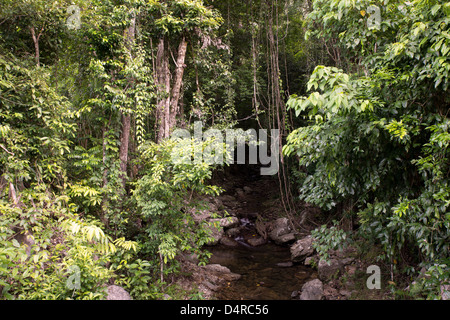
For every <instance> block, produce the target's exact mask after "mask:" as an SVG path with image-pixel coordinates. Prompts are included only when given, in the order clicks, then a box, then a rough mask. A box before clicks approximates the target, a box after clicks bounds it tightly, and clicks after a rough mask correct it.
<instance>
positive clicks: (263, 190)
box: [208, 167, 316, 300]
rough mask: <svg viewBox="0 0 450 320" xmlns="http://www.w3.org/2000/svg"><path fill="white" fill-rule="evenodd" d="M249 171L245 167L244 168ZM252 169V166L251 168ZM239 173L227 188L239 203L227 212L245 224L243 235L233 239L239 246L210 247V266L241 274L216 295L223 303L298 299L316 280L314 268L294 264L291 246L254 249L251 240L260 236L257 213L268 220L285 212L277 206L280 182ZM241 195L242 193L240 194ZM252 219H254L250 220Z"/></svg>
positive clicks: (241, 232)
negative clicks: (307, 285)
mask: <svg viewBox="0 0 450 320" xmlns="http://www.w3.org/2000/svg"><path fill="white" fill-rule="evenodd" d="M244 168H245V167H244ZM247 168H248V167H247ZM250 172H252V171H251V170H249V171H247V172H242V171H240V172H238V174H237V175H234V177H232V179H229V180H228V181H232V183H231V182H230V183H229V185H228V186H226V190H227V192H226V193H227V194H228V195H235V196H236V198H237V200H238V201H236V202H235V203H234V205H231V206H229V207H228V208H227V210H228V211H229V212H230V213H232V215H234V216H236V217H238V218H239V219H240V221H241V225H240V227H239V229H240V232H239V234H237V235H235V236H234V237H233V240H234V241H235V242H237V245H234V246H226V245H223V244H219V245H216V246H213V247H211V248H209V249H208V250H209V251H210V252H211V253H212V257H211V259H210V263H214V264H220V265H223V266H225V267H227V268H229V269H230V270H231V272H234V273H237V274H240V275H241V278H240V279H239V280H236V281H232V282H228V283H227V285H226V286H225V287H224V288H222V289H221V290H220V291H219V292H217V293H216V298H217V299H219V300H290V299H292V298H295V296H296V294H297V292H298V291H300V290H301V288H302V286H303V284H304V283H305V282H307V281H309V280H311V279H312V278H315V277H316V271H315V270H313V269H312V268H310V267H306V266H304V265H300V264H294V263H293V262H292V261H291V253H290V250H289V245H287V244H286V245H277V244H275V243H273V242H271V241H267V242H266V243H265V244H262V245H259V246H251V245H250V244H248V242H247V240H249V239H251V238H256V237H259V234H258V232H257V231H256V228H255V225H254V215H253V213H254V212H258V214H259V215H261V216H263V217H264V218H265V219H269V220H270V219H273V218H275V217H279V215H280V214H282V212H281V211H280V209H281V208H280V207H279V206H276V203H277V202H276V199H277V198H278V197H279V195H278V190H279V189H278V188H279V186H278V181H277V179H273V178H258V177H255V175H252V176H251V177H253V178H252V179H249V173H250ZM244 187H248V188H250V190H251V191H250V192H247V193H245V194H242V193H241V194H240V196H239V195H236V190H240V189H243V188H244ZM238 193H239V192H238ZM249 217H250V218H249Z"/></svg>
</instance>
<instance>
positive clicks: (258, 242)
mask: <svg viewBox="0 0 450 320" xmlns="http://www.w3.org/2000/svg"><path fill="white" fill-rule="evenodd" d="M247 242H248V244H249V245H251V246H253V247H257V246H261V245H263V244H265V243H266V240H264V238H263V237H258V238H250V239H248V240H247Z"/></svg>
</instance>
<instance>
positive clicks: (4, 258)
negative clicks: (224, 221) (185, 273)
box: [0, 0, 450, 299]
mask: <svg viewBox="0 0 450 320" xmlns="http://www.w3.org/2000/svg"><path fill="white" fill-rule="evenodd" d="M449 23H450V3H449V2H446V1H442V0H410V1H408V2H405V1H400V0H340V1H339V0H73V1H70V0H56V1H48V0H0V299H104V298H105V294H106V293H105V285H106V284H108V283H111V282H113V283H115V284H117V285H120V286H122V287H123V288H125V289H126V290H127V291H128V292H129V293H130V295H131V296H132V297H133V298H134V299H163V298H167V297H168V296H169V297H171V298H173V299H184V298H186V297H191V298H198V297H200V298H201V296H200V295H199V294H198V292H181V291H180V290H178V289H177V288H176V287H174V286H173V285H171V282H170V281H169V280H168V279H170V277H171V275H174V274H177V272H179V269H180V268H179V262H178V260H177V256H178V255H179V254H180V253H183V252H188V253H195V254H197V256H198V257H199V258H200V264H206V263H208V258H209V253H208V251H207V249H206V248H205V244H206V243H208V241H209V240H210V238H211V234H210V228H208V226H207V225H206V223H200V224H199V223H197V222H195V221H194V220H193V218H192V216H191V215H190V213H191V212H194V211H196V210H201V209H202V206H203V205H204V204H203V203H202V201H201V199H202V196H210V197H215V196H218V195H219V194H220V193H221V191H222V190H221V188H220V187H219V186H217V185H214V183H212V177H213V175H214V174H215V173H216V172H219V171H220V170H224V167H226V165H218V164H214V163H208V162H195V161H194V162H192V163H174V162H173V161H171V155H172V154H173V153H174V152H175V153H178V152H179V150H178V149H177V148H178V143H177V141H178V140H177V139H176V138H174V137H172V136H171V133H172V132H173V131H174V130H175V129H176V128H183V129H186V130H190V131H192V130H193V129H194V123H195V122H198V121H200V122H201V123H202V124H203V127H204V128H205V129H211V128H213V129H217V130H220V131H225V130H227V129H233V128H243V129H244V130H247V129H261V128H262V129H268V130H270V129H278V130H279V131H280V134H281V139H280V154H279V157H280V160H281V161H280V168H279V171H278V173H277V174H276V176H275V177H276V178H277V179H278V180H279V181H280V190H281V192H280V194H281V197H282V203H283V209H284V211H285V214H286V217H288V218H289V219H295V218H296V217H298V216H299V215H300V214H301V210H298V205H299V203H308V204H310V205H313V206H315V207H317V208H319V209H320V219H319V221H318V225H317V228H316V229H314V230H312V232H311V233H312V234H313V236H314V238H315V239H316V244H315V247H316V250H317V251H318V252H319V253H320V254H322V255H324V256H325V257H326V255H327V252H328V250H330V249H337V248H342V247H345V246H348V245H352V246H357V247H358V248H360V250H362V251H364V250H370V248H374V247H376V248H378V251H377V256H376V259H377V261H379V263H380V264H383V265H384V266H386V268H387V270H388V273H389V275H388V276H389V277H390V280H391V285H392V286H393V288H394V289H395V285H396V282H398V280H399V279H409V280H410V281H411V282H412V281H413V280H416V281H415V285H411V286H409V287H408V288H409V289H408V290H409V292H408V294H409V295H411V296H412V297H414V298H424V299H425V298H428V299H440V298H442V292H441V289H440V288H441V285H443V284H448V282H449V279H450V256H449V253H450V251H449V250H450V249H449V246H450V162H449V157H450V148H449V144H450V133H449V127H450V121H449V110H450V109H449V106H450V105H449V103H450V96H449V87H448V86H449V84H450V83H449V80H450V59H449V52H450V32H449ZM209 144H211V140H208V139H204V140H202V141H198V140H195V141H193V143H192V150H191V149H189V150H188V152H191V151H192V152H194V150H195V149H196V148H200V150H204V149H205V148H207V147H208V145H209ZM74 268H75V269H74ZM424 270H425V272H424ZM421 272H422V276H421V277H419V276H420V274H421ZM74 274H76V275H78V277H77V279H78V281H79V283H77V282H74V283H70V281H68V280H70V279H73V278H71V277H73V275H74ZM68 283H69V284H70V285H68Z"/></svg>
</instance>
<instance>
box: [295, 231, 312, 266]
mask: <svg viewBox="0 0 450 320" xmlns="http://www.w3.org/2000/svg"><path fill="white" fill-rule="evenodd" d="M312 244H313V238H312V237H311V236H307V237H305V238H303V239H300V240H298V241H297V242H295V243H294V244H293V245H292V246H291V248H290V250H291V260H292V261H294V262H303V261H305V259H306V258H307V257H309V256H311V255H312V254H313V253H314V248H313V246H312Z"/></svg>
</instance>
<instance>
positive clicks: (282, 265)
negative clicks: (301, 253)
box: [277, 261, 294, 268]
mask: <svg viewBox="0 0 450 320" xmlns="http://www.w3.org/2000/svg"><path fill="white" fill-rule="evenodd" d="M293 265H294V263H293V262H292V261H287V262H279V263H277V267H281V268H290V267H292V266H293Z"/></svg>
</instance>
